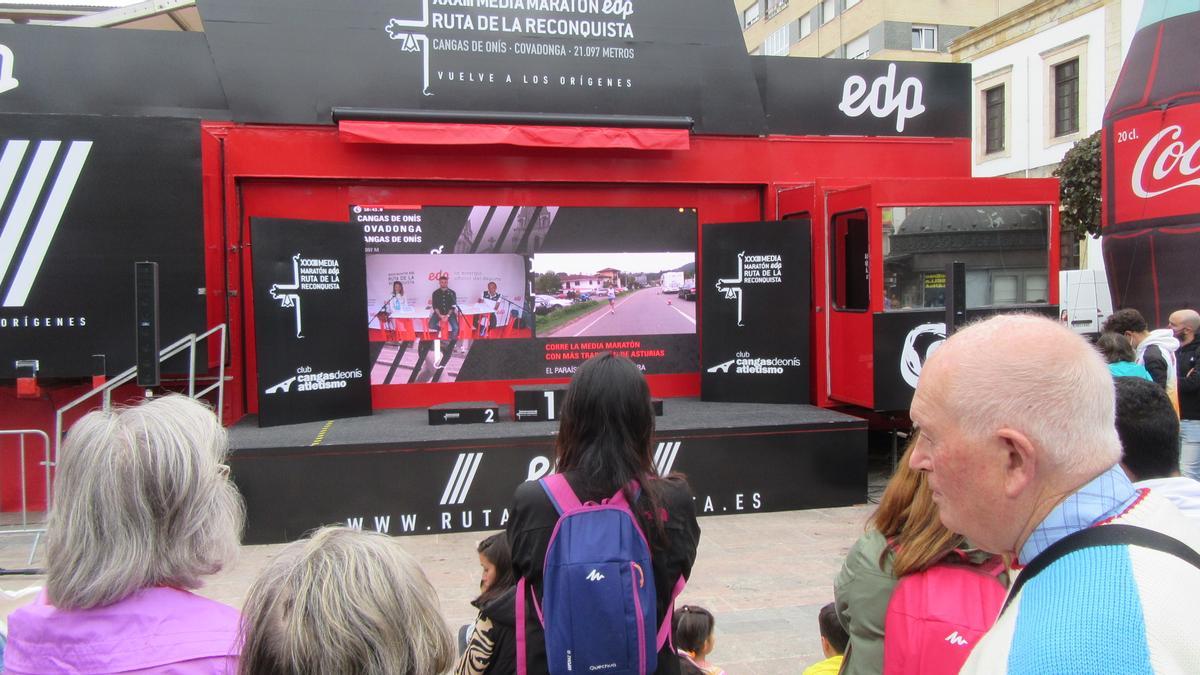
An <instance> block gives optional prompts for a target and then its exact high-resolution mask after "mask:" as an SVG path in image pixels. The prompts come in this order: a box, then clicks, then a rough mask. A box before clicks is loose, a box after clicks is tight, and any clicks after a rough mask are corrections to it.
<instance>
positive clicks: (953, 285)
mask: <svg viewBox="0 0 1200 675" xmlns="http://www.w3.org/2000/svg"><path fill="white" fill-rule="evenodd" d="M966 320H967V268H966V265H964V264H963V263H960V262H948V263H946V337H950V336H951V335H953V334H954V331H956V330H958V329H959V327H961V326H962V325H963V322H965V321H966Z"/></svg>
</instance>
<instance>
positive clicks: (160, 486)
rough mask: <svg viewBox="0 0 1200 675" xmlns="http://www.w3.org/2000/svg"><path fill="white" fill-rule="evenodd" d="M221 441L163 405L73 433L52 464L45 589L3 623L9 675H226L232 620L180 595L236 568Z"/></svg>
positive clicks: (198, 420) (237, 533) (236, 526)
mask: <svg viewBox="0 0 1200 675" xmlns="http://www.w3.org/2000/svg"><path fill="white" fill-rule="evenodd" d="M227 451H228V445H227V443H226V438H225V429H224V428H222V427H221V423H220V422H219V421H218V420H217V418H216V416H215V415H213V413H212V411H210V410H209V409H208V408H206V407H205V406H204V405H203V404H201V403H197V402H196V401H193V400H192V399H189V398H187V397H184V396H165V397H163V398H159V399H154V400H150V401H144V402H142V403H140V404H139V405H136V406H133V407H128V408H120V409H115V410H111V411H100V410H97V411H93V412H90V413H88V414H87V415H85V416H84V417H83V418H82V419H80V420H79V421H78V422H77V423H76V424H75V426H74V427H72V428H71V431H70V433H68V434H67V437H66V441H65V442H64V443H63V446H62V448H61V449H60V450H59V453H58V465H57V474H56V479H55V485H54V504H53V506H52V508H51V510H50V519H49V524H48V526H47V533H46V589H45V591H44V592H43V593H42V594H41V595H40V596H39V597H38V599H37V600H36V601H35V602H34V603H33V604H31V605H28V606H26V607H23V608H21V609H19V610H17V611H16V612H14V613H13V614H12V615H11V616H10V617H9V620H8V627H9V635H8V646H7V649H6V651H5V654H4V670H5V673H6V674H13V675H24V674H26V673H29V674H32V673H39V674H40V673H51V672H64V671H65V672H86V673H162V672H171V673H181V674H182V673H188V674H191V673H225V672H228V671H231V670H232V669H233V668H234V667H235V662H236V660H237V655H238V646H237V630H238V619H239V616H238V612H237V610H236V609H234V608H232V607H229V606H226V605H223V604H221V603H218V602H214V601H212V600H208V599H206V598H202V597H200V596H198V595H195V594H193V593H191V592H189V589H194V588H197V587H199V586H200V585H201V583H202V578H203V577H205V576H207V575H210V574H213V573H215V572H217V571H219V570H220V569H222V568H223V567H225V566H226V565H228V564H229V563H230V562H232V561H233V559H234V558H235V557H236V555H237V552H238V548H239V544H240V539H241V530H242V523H243V520H244V507H243V505H242V499H241V496H240V495H239V494H238V492H237V489H236V488H234V486H233V484H232V483H230V482H229V479H228V475H229V467H228V466H225V465H224V464H223V463H222V462H224V460H225V456H226V453H227Z"/></svg>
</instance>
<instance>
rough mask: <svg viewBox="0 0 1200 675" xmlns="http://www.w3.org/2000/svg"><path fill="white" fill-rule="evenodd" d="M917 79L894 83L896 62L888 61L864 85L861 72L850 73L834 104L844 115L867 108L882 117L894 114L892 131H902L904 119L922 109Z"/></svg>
mask: <svg viewBox="0 0 1200 675" xmlns="http://www.w3.org/2000/svg"><path fill="white" fill-rule="evenodd" d="M923 88H924V87H923V86H922V85H921V80H919V79H917V78H915V77H906V78H904V81H903V82H901V83H900V86H899V87H897V86H896V64H894V63H889V64H888V69H887V75H880V76H879V77H877V78H875V81H874V82H872V83H871V86H870V88H868V87H867V80H866V79H865V78H863V77H862V76H861V75H851V76H850V77H848V78H846V81H845V82H844V83H843V84H842V101H841V103H839V104H838V109H839V110H841V111H842V112H843V113H845V115H846V116H847V117H858V116H859V115H862V114H863V113H865V112H867V111H868V110H870V111H871V114H872V115H874V116H875V117H878V118H880V119H883V118H885V117H887V116H889V115H891V114H892V113H895V114H896V131H897V132H899V133H904V122H905V120H910V119H912V118H914V117H916V116H917V115H920V114H921V113H923V112H925V105H924V104H923V103H921V94H922V90H923Z"/></svg>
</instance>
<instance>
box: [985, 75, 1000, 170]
mask: <svg viewBox="0 0 1200 675" xmlns="http://www.w3.org/2000/svg"><path fill="white" fill-rule="evenodd" d="M983 106H984V117H983V136H984V152H985V153H988V154H991V153H993V152H1002V151H1003V150H1004V85H1000V86H998V87H992V88H991V89H988V90H987V91H985V92H983Z"/></svg>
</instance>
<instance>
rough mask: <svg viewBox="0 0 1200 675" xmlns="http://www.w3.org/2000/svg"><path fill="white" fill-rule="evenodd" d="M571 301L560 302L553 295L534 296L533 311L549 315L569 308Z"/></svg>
mask: <svg viewBox="0 0 1200 675" xmlns="http://www.w3.org/2000/svg"><path fill="white" fill-rule="evenodd" d="M570 305H571V301H570V300H560V299H558V298H556V297H554V296H552V295H535V296H533V311H534V312H536V313H538V314H549V313H550V312H553V311H555V310H556V309H558V308H560V307H569V306H570Z"/></svg>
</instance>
